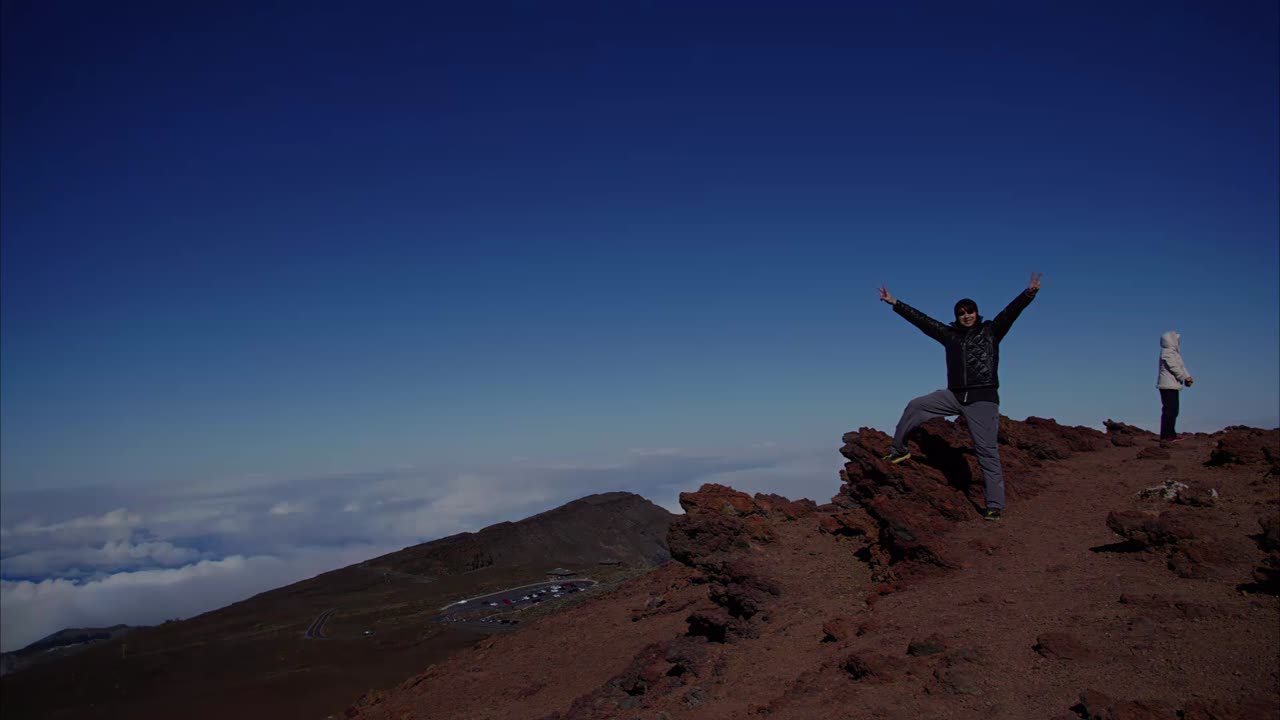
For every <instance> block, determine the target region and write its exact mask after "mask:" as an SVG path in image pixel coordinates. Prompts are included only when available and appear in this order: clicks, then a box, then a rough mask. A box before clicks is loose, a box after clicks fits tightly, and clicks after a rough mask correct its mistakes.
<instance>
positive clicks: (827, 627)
mask: <svg viewBox="0 0 1280 720" xmlns="http://www.w3.org/2000/svg"><path fill="white" fill-rule="evenodd" d="M855 633H856V631H855V630H854V628H853V621H852V620H850V619H849V618H845V617H836V618H831V619H830V620H828V621H826V622H825V623H823V624H822V642H842V641H844V640H846V639H848V638H850V637H852V636H853V635H854V634H855ZM857 634H861V633H857Z"/></svg>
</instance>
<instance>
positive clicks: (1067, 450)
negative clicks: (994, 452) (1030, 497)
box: [1000, 416, 1106, 460]
mask: <svg viewBox="0 0 1280 720" xmlns="http://www.w3.org/2000/svg"><path fill="white" fill-rule="evenodd" d="M1000 442H1001V443H1002V444H1004V445H1009V446H1012V447H1015V448H1017V449H1019V450H1021V451H1023V452H1025V453H1026V454H1028V455H1030V456H1031V457H1032V458H1035V459H1036V460H1062V459H1064V458H1067V457H1069V456H1071V455H1072V454H1074V453H1078V452H1089V451H1091V450H1097V449H1099V448H1101V447H1102V446H1103V445H1104V444H1105V442H1106V436H1105V435H1103V434H1102V433H1100V432H1098V431H1097V430H1094V429H1093V428H1087V427H1080V426H1072V427H1068V426H1065V425H1059V424H1058V422H1057V421H1056V420H1053V419H1049V418H1038V417H1034V416H1033V417H1029V418H1027V419H1026V421H1024V422H1017V421H1014V420H1010V419H1009V418H1006V417H1001V418H1000Z"/></svg>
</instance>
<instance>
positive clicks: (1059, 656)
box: [346, 418, 1280, 720]
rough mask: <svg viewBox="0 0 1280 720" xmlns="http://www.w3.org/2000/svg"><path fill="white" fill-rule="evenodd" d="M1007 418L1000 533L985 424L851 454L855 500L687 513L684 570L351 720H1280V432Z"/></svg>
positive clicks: (717, 504)
mask: <svg viewBox="0 0 1280 720" xmlns="http://www.w3.org/2000/svg"><path fill="white" fill-rule="evenodd" d="M1003 422H1004V424H1003V427H1002V435H1003V442H1004V443H1005V444H1004V447H1003V448H1002V457H1003V458H1004V459H1005V465H1006V476H1007V478H1008V483H1009V507H1008V511H1007V513H1006V515H1005V518H1004V519H1003V520H1002V521H1000V522H998V523H987V522H982V521H981V520H979V519H977V513H976V509H975V504H974V503H973V502H972V497H973V496H974V495H978V494H979V493H980V488H978V487H976V484H977V483H976V482H975V479H976V478H977V477H978V473H977V469H976V463H975V462H974V458H973V456H972V453H971V451H969V450H968V449H967V445H968V443H967V442H966V440H967V439H966V438H965V433H964V432H963V428H962V426H959V425H956V424H952V423H946V422H943V421H935V422H932V423H929V424H926V425H925V426H924V427H922V428H921V430H920V431H918V433H917V434H916V435H915V436H914V437H913V445H914V447H913V451H914V452H916V454H917V457H919V458H922V460H921V461H920V462H916V463H908V464H905V465H902V466H892V465H887V464H885V463H883V462H881V461H880V460H879V456H880V454H881V453H883V452H884V451H885V450H886V449H887V447H888V443H889V438H888V437H887V436H885V435H884V434H882V433H878V432H876V431H874V430H865V429H864V430H862V431H859V432H857V433H850V434H848V435H846V436H845V441H846V443H845V446H844V448H843V449H842V452H843V453H844V455H845V457H846V458H847V459H848V460H849V462H848V464H847V465H846V466H845V470H844V472H843V474H842V475H843V478H844V479H845V485H844V486H843V488H842V489H841V492H840V494H838V495H837V496H836V497H835V498H833V502H832V503H831V504H828V505H824V506H820V507H819V506H815V505H814V504H813V503H808V502H804V501H797V502H789V501H787V500H786V499H785V498H778V497H776V496H756V497H749V496H747V495H744V494H742V493H737V492H735V491H733V490H731V489H729V488H723V487H719V486H706V487H704V488H703V489H702V490H701V491H699V492H698V493H689V494H685V495H684V496H682V498H681V500H682V504H683V505H684V507H685V509H686V512H687V514H686V515H685V516H684V517H683V518H681V519H680V520H678V521H677V522H676V523H675V524H674V525H673V526H672V530H671V535H670V546H671V550H672V554H673V557H674V558H675V560H674V561H673V562H671V563H669V564H667V565H665V566H663V567H662V568H661V569H660V570H658V571H656V572H654V573H651V574H649V575H646V576H644V577H641V578H637V579H635V580H633V581H631V582H630V583H628V584H626V585H625V586H623V587H620V588H619V589H618V590H616V591H615V592H613V593H611V594H609V595H607V596H604V597H600V598H598V599H596V600H595V601H594V602H591V603H589V604H587V605H584V606H583V607H580V608H576V609H574V610H573V611H571V612H567V613H563V614H560V615H557V616H555V617H552V618H547V619H545V620H543V621H541V622H539V623H537V624H536V625H533V626H529V627H526V628H524V629H522V630H521V631H519V632H517V633H514V634H512V635H508V636H502V637H495V638H492V639H490V640H486V641H485V642H483V643H481V644H480V645H478V646H476V647H475V648H473V649H472V650H470V651H465V652H462V653H459V654H457V655H455V656H454V657H452V658H450V659H449V660H448V661H447V662H445V663H442V664H439V665H436V666H434V667H432V668H429V669H427V670H425V671H424V672H422V673H421V674H419V675H417V676H415V677H413V678H410V679H409V680H407V681H406V682H405V683H403V684H402V685H401V686H400V687H399V688H397V689H396V690H394V691H392V692H390V693H379V692H374V693H369V694H367V695H365V696H364V697H362V698H361V699H360V700H359V701H358V702H356V703H355V704H354V705H353V706H352V707H350V708H348V709H347V711H346V714H347V716H349V717H360V718H375V719H381V718H397V719H399V718H419V719H428V718H457V717H466V718H473V719H476V720H480V719H493V720H498V719H506V718H512V719H514V718H543V719H544V720H596V719H600V720H602V719H604V718H626V719H628V720H629V719H630V718H643V719H644V720H654V719H656V718H667V719H668V720H675V719H676V718H697V719H699V720H703V719H707V720H710V719H715V720H720V719H724V720H729V719H730V718H735V719H736V718H750V717H769V718H794V719H796V720H800V719H801V718H803V719H806V720H807V719H809V718H880V719H889V718H903V719H906V718H918V717H928V718H1009V719H1010V720H1025V719H1026V718H1054V719H1055V720H1056V719H1059V718H1063V719H1065V718H1079V717H1090V718H1112V719H1118V718H1130V719H1144V718H1149V719H1155V718H1164V719H1166V720H1175V719H1178V718H1181V719H1182V720H1189V719H1190V718H1200V719H1201V720H1206V719H1208V718H1217V720H1227V719H1228V718H1236V719H1239V720H1243V719H1245V718H1269V719H1274V718H1277V717H1280V711H1277V707H1280V705H1278V704H1277V699H1278V698H1280V671H1278V670H1277V668H1280V637H1278V636H1277V633H1276V628H1277V627H1280V604H1278V602H1277V597H1276V592H1277V589H1278V588H1277V582H1276V579H1277V572H1280V514H1278V513H1280V505H1278V503H1280V492H1278V489H1280V488H1278V480H1280V431H1275V430H1272V431H1258V430H1251V429H1245V428H1230V429H1228V430H1227V431H1224V432H1221V433H1215V434H1214V435H1196V436H1191V437H1190V438H1189V439H1188V440H1187V441H1185V442H1183V443H1181V444H1178V445H1174V446H1173V447H1171V448H1161V447H1158V446H1157V444H1156V442H1155V438H1154V437H1152V436H1151V435H1150V434H1149V433H1142V432H1140V431H1139V432H1135V431H1134V429H1132V428H1127V427H1124V426H1120V425H1112V426H1111V432H1110V433H1108V434H1107V435H1103V434H1102V433H1098V432H1096V431H1092V430H1089V429H1087V428H1064V427H1061V426H1058V425H1057V424H1056V423H1053V422H1052V421H1046V420H1039V419H1034V418H1031V419H1028V421H1027V422H1025V423H1016V422H1012V421H1008V420H1005V421H1003ZM1175 483H1181V484H1182V485H1184V486H1185V487H1179V486H1178V485H1176V484H1175ZM1148 488H1157V490H1156V491H1154V492H1147V489H1148ZM567 637H572V638H573V639H574V640H573V643H572V646H571V647H570V648H568V649H567V648H566V645H565V640H564V639H565V638H567ZM510 658H519V659H520V662H519V663H516V664H510V663H508V662H507V660H508V659H510Z"/></svg>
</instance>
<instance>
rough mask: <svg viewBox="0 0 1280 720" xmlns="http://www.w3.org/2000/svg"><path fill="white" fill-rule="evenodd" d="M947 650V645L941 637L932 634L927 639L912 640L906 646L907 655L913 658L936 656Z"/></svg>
mask: <svg viewBox="0 0 1280 720" xmlns="http://www.w3.org/2000/svg"><path fill="white" fill-rule="evenodd" d="M946 649H947V643H946V641H945V640H943V639H942V636H940V635H938V634H937V633H934V634H932V635H930V636H929V637H927V638H919V639H915V640H912V641H911V643H910V644H908V645H907V654H908V655H911V656H913V657H920V656H922V655H937V654H938V653H940V652H943V651H944V650H946Z"/></svg>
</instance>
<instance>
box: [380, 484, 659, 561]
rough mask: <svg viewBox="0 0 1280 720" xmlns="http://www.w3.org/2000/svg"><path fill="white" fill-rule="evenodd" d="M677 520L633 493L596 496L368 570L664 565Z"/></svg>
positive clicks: (412, 550) (415, 550)
mask: <svg viewBox="0 0 1280 720" xmlns="http://www.w3.org/2000/svg"><path fill="white" fill-rule="evenodd" d="M675 518H676V516H675V515H673V514H672V513H670V512H667V511H666V510H664V509H662V508H660V507H658V506H657V505H654V504H653V503H651V502H649V501H648V500H645V499H644V498H642V497H640V496H639V495H635V494H633V493H626V492H612V493H602V494H599V495H588V496H587V497H584V498H581V499H578V500H574V501H573V502H570V503H568V504H566V505H562V506H560V507H558V508H556V509H554V510H548V511H547V512H544V513H541V514H539V515H534V516H533V517H529V518H526V519H524V520H520V521H518V522H503V523H498V524H496V525H490V526H489V527H487V528H484V529H483V530H480V531H479V532H474V533H469V532H468V533H461V534H458V535H451V536H449V537H446V538H441V539H439V540H434V541H432V542H428V543H423V544H422V545H415V546H413V547H409V548H405V549H404V550H401V551H399V552H395V553H392V554H390V555H384V556H382V557H380V558H375V559H373V560H369V561H368V562H365V563H362V564H363V565H365V566H366V567H370V568H385V569H389V570H395V571H398V572H404V573H411V574H415V575H425V576H429V577H439V576H447V575H460V574H462V573H467V572H471V571H474V570H480V569H483V568H486V567H490V566H502V567H517V566H521V567H522V566H529V565H531V564H536V563H541V564H543V565H547V567H548V569H549V568H550V567H551V566H552V565H574V566H582V565H595V564H598V563H601V562H621V563H623V564H627V565H657V564H660V563H663V562H666V561H667V560H668V559H670V557H671V553H670V551H669V550H668V549H667V529H668V528H669V527H670V525H671V523H672V521H673V520H675ZM548 563H550V564H549V565H548Z"/></svg>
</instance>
